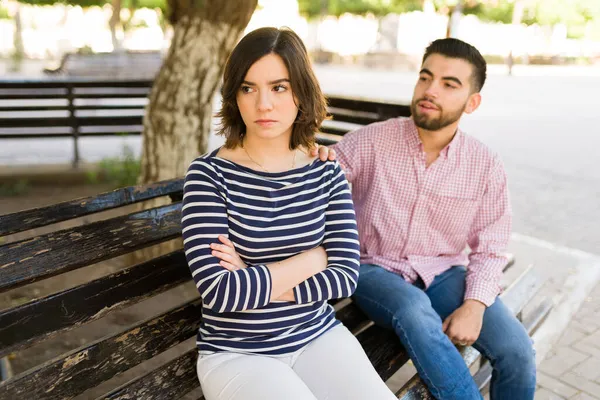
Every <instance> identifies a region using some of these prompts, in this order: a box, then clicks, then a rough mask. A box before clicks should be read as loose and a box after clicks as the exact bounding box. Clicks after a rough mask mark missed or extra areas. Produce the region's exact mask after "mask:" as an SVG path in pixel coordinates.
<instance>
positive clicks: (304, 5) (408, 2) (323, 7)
mask: <svg viewBox="0 0 600 400" xmlns="http://www.w3.org/2000/svg"><path fill="white" fill-rule="evenodd" d="M298 7H299V9H300V14H302V15H304V16H306V17H307V18H318V17H320V16H323V15H333V16H335V17H339V16H340V15H342V14H345V13H350V14H356V15H366V14H374V15H376V16H385V15H387V14H390V13H403V12H407V11H412V10H418V9H421V0H298Z"/></svg>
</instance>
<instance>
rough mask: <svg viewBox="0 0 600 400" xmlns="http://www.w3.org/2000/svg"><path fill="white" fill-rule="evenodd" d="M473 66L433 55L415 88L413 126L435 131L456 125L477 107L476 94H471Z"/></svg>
mask: <svg viewBox="0 0 600 400" xmlns="http://www.w3.org/2000/svg"><path fill="white" fill-rule="evenodd" d="M472 73H473V66H471V64H469V63H468V62H467V61H465V60H462V59H458V58H448V57H445V56H443V55H441V54H432V55H430V56H429V57H427V59H426V60H425V62H424V63H423V65H422V67H421V71H420V72H419V80H418V81H417V84H416V86H415V91H414V93H413V99H412V103H411V112H412V116H413V120H414V121H415V125H417V126H418V127H419V128H422V129H425V130H428V131H438V130H440V129H442V128H445V127H446V126H448V125H451V124H453V123H455V122H457V121H458V120H459V119H460V117H461V116H462V114H463V112H467V113H471V112H473V111H474V110H475V109H476V108H477V106H478V105H479V101H480V95H479V93H471V91H472V86H471V75H472Z"/></svg>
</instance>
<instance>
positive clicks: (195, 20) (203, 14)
mask: <svg viewBox="0 0 600 400" xmlns="http://www.w3.org/2000/svg"><path fill="white" fill-rule="evenodd" d="M257 2H258V0H204V1H202V0H170V2H169V5H170V7H171V13H172V15H171V18H170V20H171V22H172V23H173V25H174V35H173V41H172V42H171V47H170V49H169V52H168V54H167V56H166V58H165V61H164V63H163V66H162V67H161V69H160V71H159V73H158V75H157V77H156V79H155V81H154V85H153V88H152V92H151V94H150V103H149V105H148V107H147V109H146V113H145V116H144V132H143V149H142V160H141V175H140V179H139V183H140V184H146V183H151V182H156V181H161V180H165V179H172V178H176V177H183V176H184V175H185V172H186V169H187V167H188V165H189V164H190V162H191V161H192V160H193V159H194V158H196V157H198V156H199V155H201V154H204V153H206V151H207V150H208V138H209V134H210V127H211V122H212V117H213V110H212V100H213V97H214V93H215V90H216V89H217V87H218V85H219V83H220V82H221V76H222V73H223V72H222V71H223V68H224V65H225V62H226V60H227V57H228V56H229V53H230V52H231V50H233V47H234V46H235V45H236V44H237V42H238V40H239V38H240V35H241V33H242V32H243V31H244V28H245V27H246V25H247V24H248V22H249V21H250V17H251V16H252V13H253V12H254V10H255V8H256V5H257ZM168 201H169V199H163V201H162V203H161V202H159V201H155V202H153V203H151V204H148V203H146V204H145V207H149V206H151V207H156V206H158V205H161V204H165V203H167V202H168ZM169 244H170V246H169V245H166V244H164V245H162V246H157V247H154V248H152V249H148V250H146V251H144V252H143V255H141V254H139V253H140V252H138V254H137V255H136V259H135V261H136V262H139V261H141V260H143V259H147V258H148V257H155V256H157V255H158V254H164V253H165V252H167V251H172V250H173V249H174V248H177V247H181V241H180V240H178V241H175V243H173V242H170V243H169Z"/></svg>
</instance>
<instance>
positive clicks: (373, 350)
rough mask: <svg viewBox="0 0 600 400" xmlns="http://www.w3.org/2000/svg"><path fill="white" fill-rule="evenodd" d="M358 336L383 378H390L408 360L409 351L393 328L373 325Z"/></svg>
mask: <svg viewBox="0 0 600 400" xmlns="http://www.w3.org/2000/svg"><path fill="white" fill-rule="evenodd" d="M356 338H357V339H358V341H359V342H360V344H361V345H362V347H363V349H364V350H365V353H366V354H367V357H369V360H371V364H373V366H374V367H375V370H376V371H377V373H378V374H379V376H381V379H383V380H387V379H389V377H391V376H392V375H393V374H394V373H395V372H396V371H398V369H400V367H402V366H403V365H404V363H405V362H406V361H408V358H409V357H408V353H406V351H405V350H404V348H403V347H402V344H401V343H400V340H399V339H398V337H397V336H396V333H395V332H394V331H392V330H388V329H384V328H381V327H379V326H372V327H370V328H368V329H367V330H365V331H364V332H362V333H360V334H359V335H357V336H356Z"/></svg>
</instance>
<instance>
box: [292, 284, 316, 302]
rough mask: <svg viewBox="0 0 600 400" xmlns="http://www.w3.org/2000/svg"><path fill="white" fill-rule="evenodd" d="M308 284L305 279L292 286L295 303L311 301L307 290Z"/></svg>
mask: <svg viewBox="0 0 600 400" xmlns="http://www.w3.org/2000/svg"><path fill="white" fill-rule="evenodd" d="M307 286H308V285H306V281H304V282H301V283H300V284H299V285H297V286H296V287H294V297H295V298H296V304H305V303H310V302H311V300H312V299H311V295H310V293H309V292H308V287H307Z"/></svg>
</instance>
